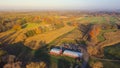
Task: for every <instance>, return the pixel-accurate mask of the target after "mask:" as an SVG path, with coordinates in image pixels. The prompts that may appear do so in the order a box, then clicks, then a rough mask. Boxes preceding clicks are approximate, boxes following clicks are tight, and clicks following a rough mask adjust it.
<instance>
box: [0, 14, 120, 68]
mask: <svg viewBox="0 0 120 68" xmlns="http://www.w3.org/2000/svg"><path fill="white" fill-rule="evenodd" d="M0 13H1V14H0V47H1V50H0V52H1V53H0V54H1V56H3V57H4V55H15V56H16V62H17V60H19V61H21V62H23V64H24V65H26V66H29V65H34V64H38V65H39V63H37V62H40V64H43V65H44V66H45V65H47V66H48V67H51V68H67V67H70V66H71V67H75V65H79V66H82V65H83V63H84V61H86V62H85V63H88V66H90V67H92V66H95V65H97V64H98V65H101V66H102V65H103V66H104V67H106V68H107V66H106V64H112V65H111V66H114V65H117V66H119V65H118V63H119V62H115V63H114V62H112V61H111V62H108V61H106V59H108V60H111V57H110V56H109V54H110V55H112V54H115V56H114V57H117V56H119V53H115V50H116V49H117V46H115V44H117V43H120V36H119V35H120V19H119V18H120V17H119V16H120V14H112V13H102V12H101V13H99V12H95V13H81V12H67V13H64V12H26V13H24V12H16V13H7V12H6V13H3V12H0ZM63 44H64V45H67V44H68V47H69V45H74V44H77V46H78V47H80V48H81V50H80V51H81V52H84V56H83V58H82V59H81V60H80V61H79V62H78V61H77V60H75V59H73V58H70V57H66V56H53V55H50V54H49V51H50V49H51V48H52V47H61V45H63ZM108 46H111V47H110V48H109V47H108ZM112 46H113V47H114V46H115V49H112V48H113V47H112ZM106 47H108V48H106ZM104 48H106V49H105V52H106V53H107V54H104ZM118 48H119V47H118ZM106 50H107V51H106ZM117 50H118V49H117ZM111 51H112V52H113V53H112V54H111ZM89 56H90V59H89ZM112 56H113V55H112ZM86 57H87V58H86ZM0 58H1V57H0ZM117 58H119V57H117ZM104 59H105V60H104ZM25 60H26V62H25ZM112 60H113V61H114V60H116V58H114V59H112ZM97 61H98V62H97ZM105 62H107V63H105ZM63 64H65V65H63ZM61 65H63V66H61ZM117 66H116V68H117Z"/></svg>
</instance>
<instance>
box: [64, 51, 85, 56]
mask: <svg viewBox="0 0 120 68" xmlns="http://www.w3.org/2000/svg"><path fill="white" fill-rule="evenodd" d="M63 55H65V56H69V57H73V58H82V55H83V54H82V53H81V52H78V51H72V50H65V51H64V52H63Z"/></svg>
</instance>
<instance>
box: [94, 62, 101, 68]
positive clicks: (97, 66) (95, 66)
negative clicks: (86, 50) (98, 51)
mask: <svg viewBox="0 0 120 68" xmlns="http://www.w3.org/2000/svg"><path fill="white" fill-rule="evenodd" d="M92 68H103V64H102V63H101V62H95V63H94V64H93V65H92Z"/></svg>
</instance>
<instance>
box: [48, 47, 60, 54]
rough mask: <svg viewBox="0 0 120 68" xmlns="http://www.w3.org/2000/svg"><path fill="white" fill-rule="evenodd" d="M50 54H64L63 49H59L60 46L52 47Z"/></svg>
mask: <svg viewBox="0 0 120 68" xmlns="http://www.w3.org/2000/svg"><path fill="white" fill-rule="evenodd" d="M50 54H53V55H60V54H62V50H61V49H58V48H52V49H51V50H50Z"/></svg>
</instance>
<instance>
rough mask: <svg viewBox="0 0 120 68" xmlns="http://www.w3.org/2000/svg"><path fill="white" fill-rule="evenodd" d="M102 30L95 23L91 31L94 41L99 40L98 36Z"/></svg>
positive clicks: (91, 37)
mask: <svg viewBox="0 0 120 68" xmlns="http://www.w3.org/2000/svg"><path fill="white" fill-rule="evenodd" d="M100 31H101V28H100V26H98V25H94V26H93V27H92V28H91V30H90V32H89V35H90V39H91V40H93V41H94V42H97V36H98V35H99V33H100Z"/></svg>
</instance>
